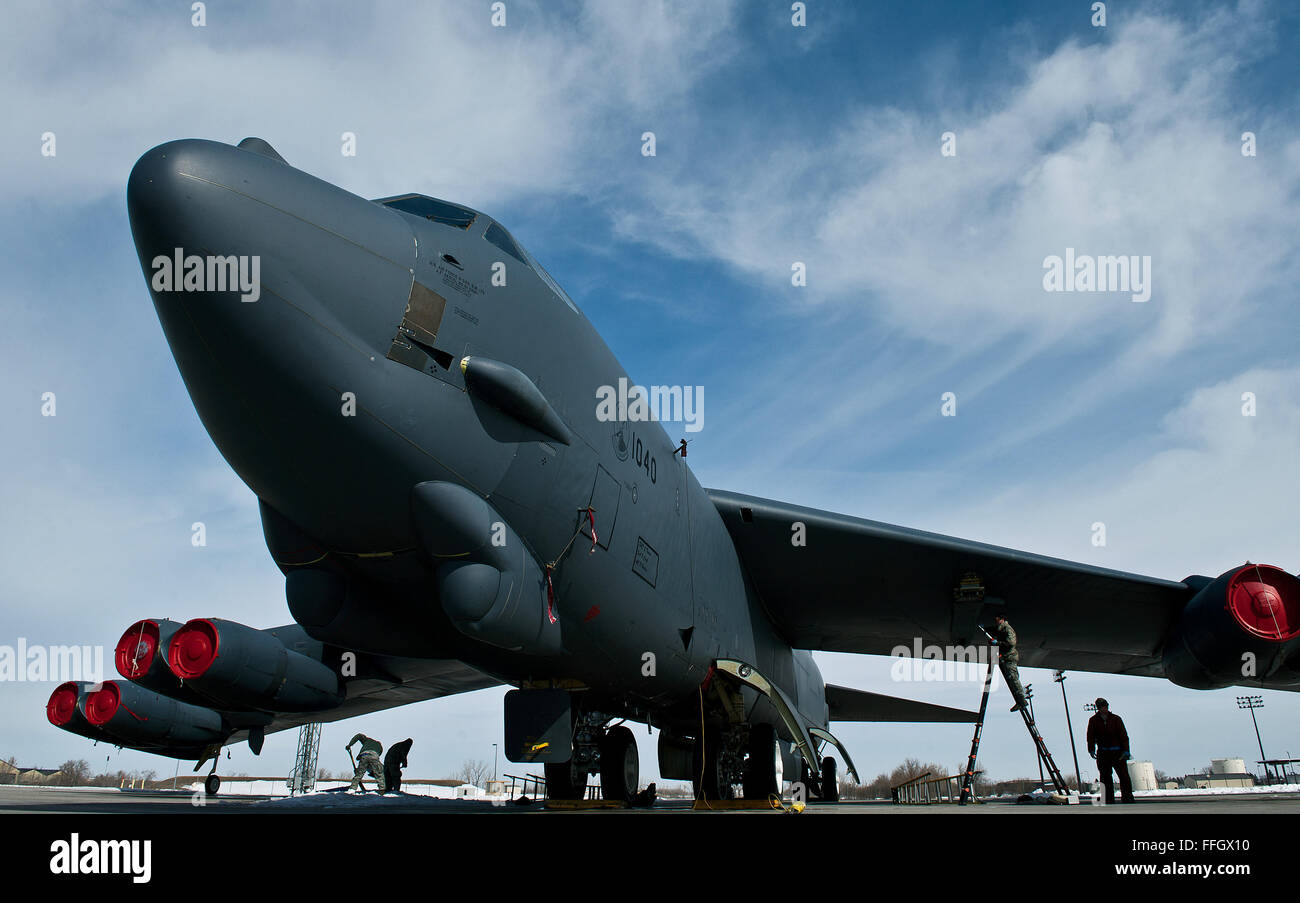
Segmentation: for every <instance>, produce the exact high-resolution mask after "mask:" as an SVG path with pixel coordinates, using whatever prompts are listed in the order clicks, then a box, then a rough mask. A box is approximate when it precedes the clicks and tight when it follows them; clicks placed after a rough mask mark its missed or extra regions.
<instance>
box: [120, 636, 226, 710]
mask: <svg viewBox="0 0 1300 903" xmlns="http://www.w3.org/2000/svg"><path fill="white" fill-rule="evenodd" d="M184 626H185V625H184V624H182V623H181V622H179V621H169V620H168V619H166V618H144V619H143V620H140V621H136V622H135V623H134V624H132V625H131V626H130V627H128V628H127V629H126V631H125V632H123V634H122V638H121V639H120V640H118V641H117V648H116V649H115V650H114V653H113V663H114V664H115V665H116V666H117V673H118V674H120V675H122V676H123V677H125V678H126V679H127V680H130V681H134V682H135V683H138V684H139V685H140V686H142V687H144V688H146V689H149V690H153V691H154V692H155V693H161V694H163V695H164V696H170V697H171V698H172V699H179V700H180V701H181V702H188V703H192V704H194V705H203V704H204V699H203V697H201V696H199V695H198V694H197V693H195V692H194V691H193V690H191V689H190V688H189V687H186V686H185V685H184V684H182V683H181V680H180V678H179V677H177V676H176V675H175V674H174V673H173V672H172V669H171V668H169V667H167V647H168V646H169V645H170V644H171V641H172V637H173V636H175V635H176V631H178V630H180V629H181V628H182V627H184Z"/></svg>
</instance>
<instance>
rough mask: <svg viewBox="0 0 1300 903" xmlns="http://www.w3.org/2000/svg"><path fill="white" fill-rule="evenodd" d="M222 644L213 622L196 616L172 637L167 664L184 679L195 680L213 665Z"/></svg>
mask: <svg viewBox="0 0 1300 903" xmlns="http://www.w3.org/2000/svg"><path fill="white" fill-rule="evenodd" d="M220 644H221V640H220V636H219V635H218V633H217V628H216V627H214V626H213V624H212V622H211V621H207V620H204V619H202V618H196V619H195V620H193V621H190V622H188V623H187V624H186V625H185V626H184V627H182V628H181V629H180V630H178V631H176V635H175V636H173V637H172V642H171V646H170V647H168V649H167V665H168V666H169V667H170V668H171V669H172V673H173V674H175V675H176V676H177V677H179V678H181V679H182V680H193V679H194V678H196V677H199V676H201V675H202V674H203V672H205V671H207V670H208V668H210V667H212V663H213V662H215V661H216V660H217V649H218V646H220Z"/></svg>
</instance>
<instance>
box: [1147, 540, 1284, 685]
mask: <svg viewBox="0 0 1300 903" xmlns="http://www.w3.org/2000/svg"><path fill="white" fill-rule="evenodd" d="M1193 579H1195V578H1189V579H1188V582H1189V583H1191V582H1192V580H1193ZM1199 580H1200V581H1202V582H1204V586H1203V587H1202V589H1201V590H1200V592H1198V593H1197V594H1196V595H1195V596H1193V597H1192V600H1191V601H1190V602H1188V603H1187V607H1186V608H1184V609H1183V612H1182V614H1181V615H1180V616H1179V619H1178V621H1177V623H1176V624H1175V625H1174V628H1173V630H1171V631H1170V633H1169V636H1168V637H1166V638H1165V644H1164V668H1165V676H1166V677H1168V678H1169V679H1170V680H1171V681H1173V682H1174V683H1176V684H1178V685H1179V686H1182V687H1188V688H1190V689H1193V690H1213V689H1219V688H1221V687H1228V686H1232V685H1234V684H1242V683H1254V682H1256V681H1261V682H1265V683H1267V684H1269V685H1270V686H1276V687H1283V686H1297V685H1300V674H1298V673H1297V672H1296V665H1297V662H1294V661H1292V662H1288V659H1293V658H1296V657H1297V656H1300V579H1298V578H1296V577H1294V576H1292V575H1291V574H1288V573H1287V572H1286V571H1283V570H1282V569H1280V568H1275V567H1270V566H1269V565H1265V564H1247V565H1244V566H1242V567H1239V568H1234V569H1233V570H1230V571H1227V572H1226V573H1224V574H1221V575H1220V576H1219V577H1217V578H1216V579H1214V580H1209V579H1208V578H1204V577H1202V578H1199ZM1193 585H1194V584H1193Z"/></svg>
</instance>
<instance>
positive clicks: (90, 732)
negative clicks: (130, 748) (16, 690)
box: [45, 680, 110, 740]
mask: <svg viewBox="0 0 1300 903" xmlns="http://www.w3.org/2000/svg"><path fill="white" fill-rule="evenodd" d="M92 686H98V685H97V684H90V683H87V682H86V681H84V680H70V681H68V682H67V683H62V684H59V685H58V686H57V687H55V688H54V692H53V693H51V694H50V701H49V702H47V703H46V704H45V717H46V718H48V719H49V721H50V724H52V725H54V726H55V727H58V728H62V729H63V730H65V731H68V732H69V733H72V734H77V735H79V736H82V737H88V738H89V739H91V740H110V738H109V737H108V736H107V735H105V734H104V732H103V731H101V730H100V729H99V728H97V727H95V725H93V724H91V723H90V722H89V721H87V720H86V715H85V709H84V700H85V697H86V693H87V691H88V690H89V689H90V687H92Z"/></svg>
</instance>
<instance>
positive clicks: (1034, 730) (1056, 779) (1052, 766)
mask: <svg viewBox="0 0 1300 903" xmlns="http://www.w3.org/2000/svg"><path fill="white" fill-rule="evenodd" d="M1020 716H1021V717H1022V718H1024V719H1025V727H1027V728H1029V736H1031V737H1033V738H1034V746H1036V747H1037V748H1038V755H1039V757H1040V758H1042V760H1043V764H1044V765H1046V766H1047V773H1048V774H1049V775H1051V777H1052V783H1053V784H1055V785H1056V792H1057V793H1063V794H1066V795H1069V793H1070V788H1068V787H1066V786H1065V779H1064V778H1062V777H1061V770H1060V769H1059V768H1057V767H1056V761H1055V760H1054V759H1053V758H1052V754H1051V753H1050V752H1048V751H1047V744H1046V743H1044V742H1043V735H1042V734H1040V733H1039V732H1038V727H1037V726H1036V725H1035V724H1034V719H1032V718H1030V717H1029V709H1028V708H1027V707H1025V706H1021V708H1020Z"/></svg>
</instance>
